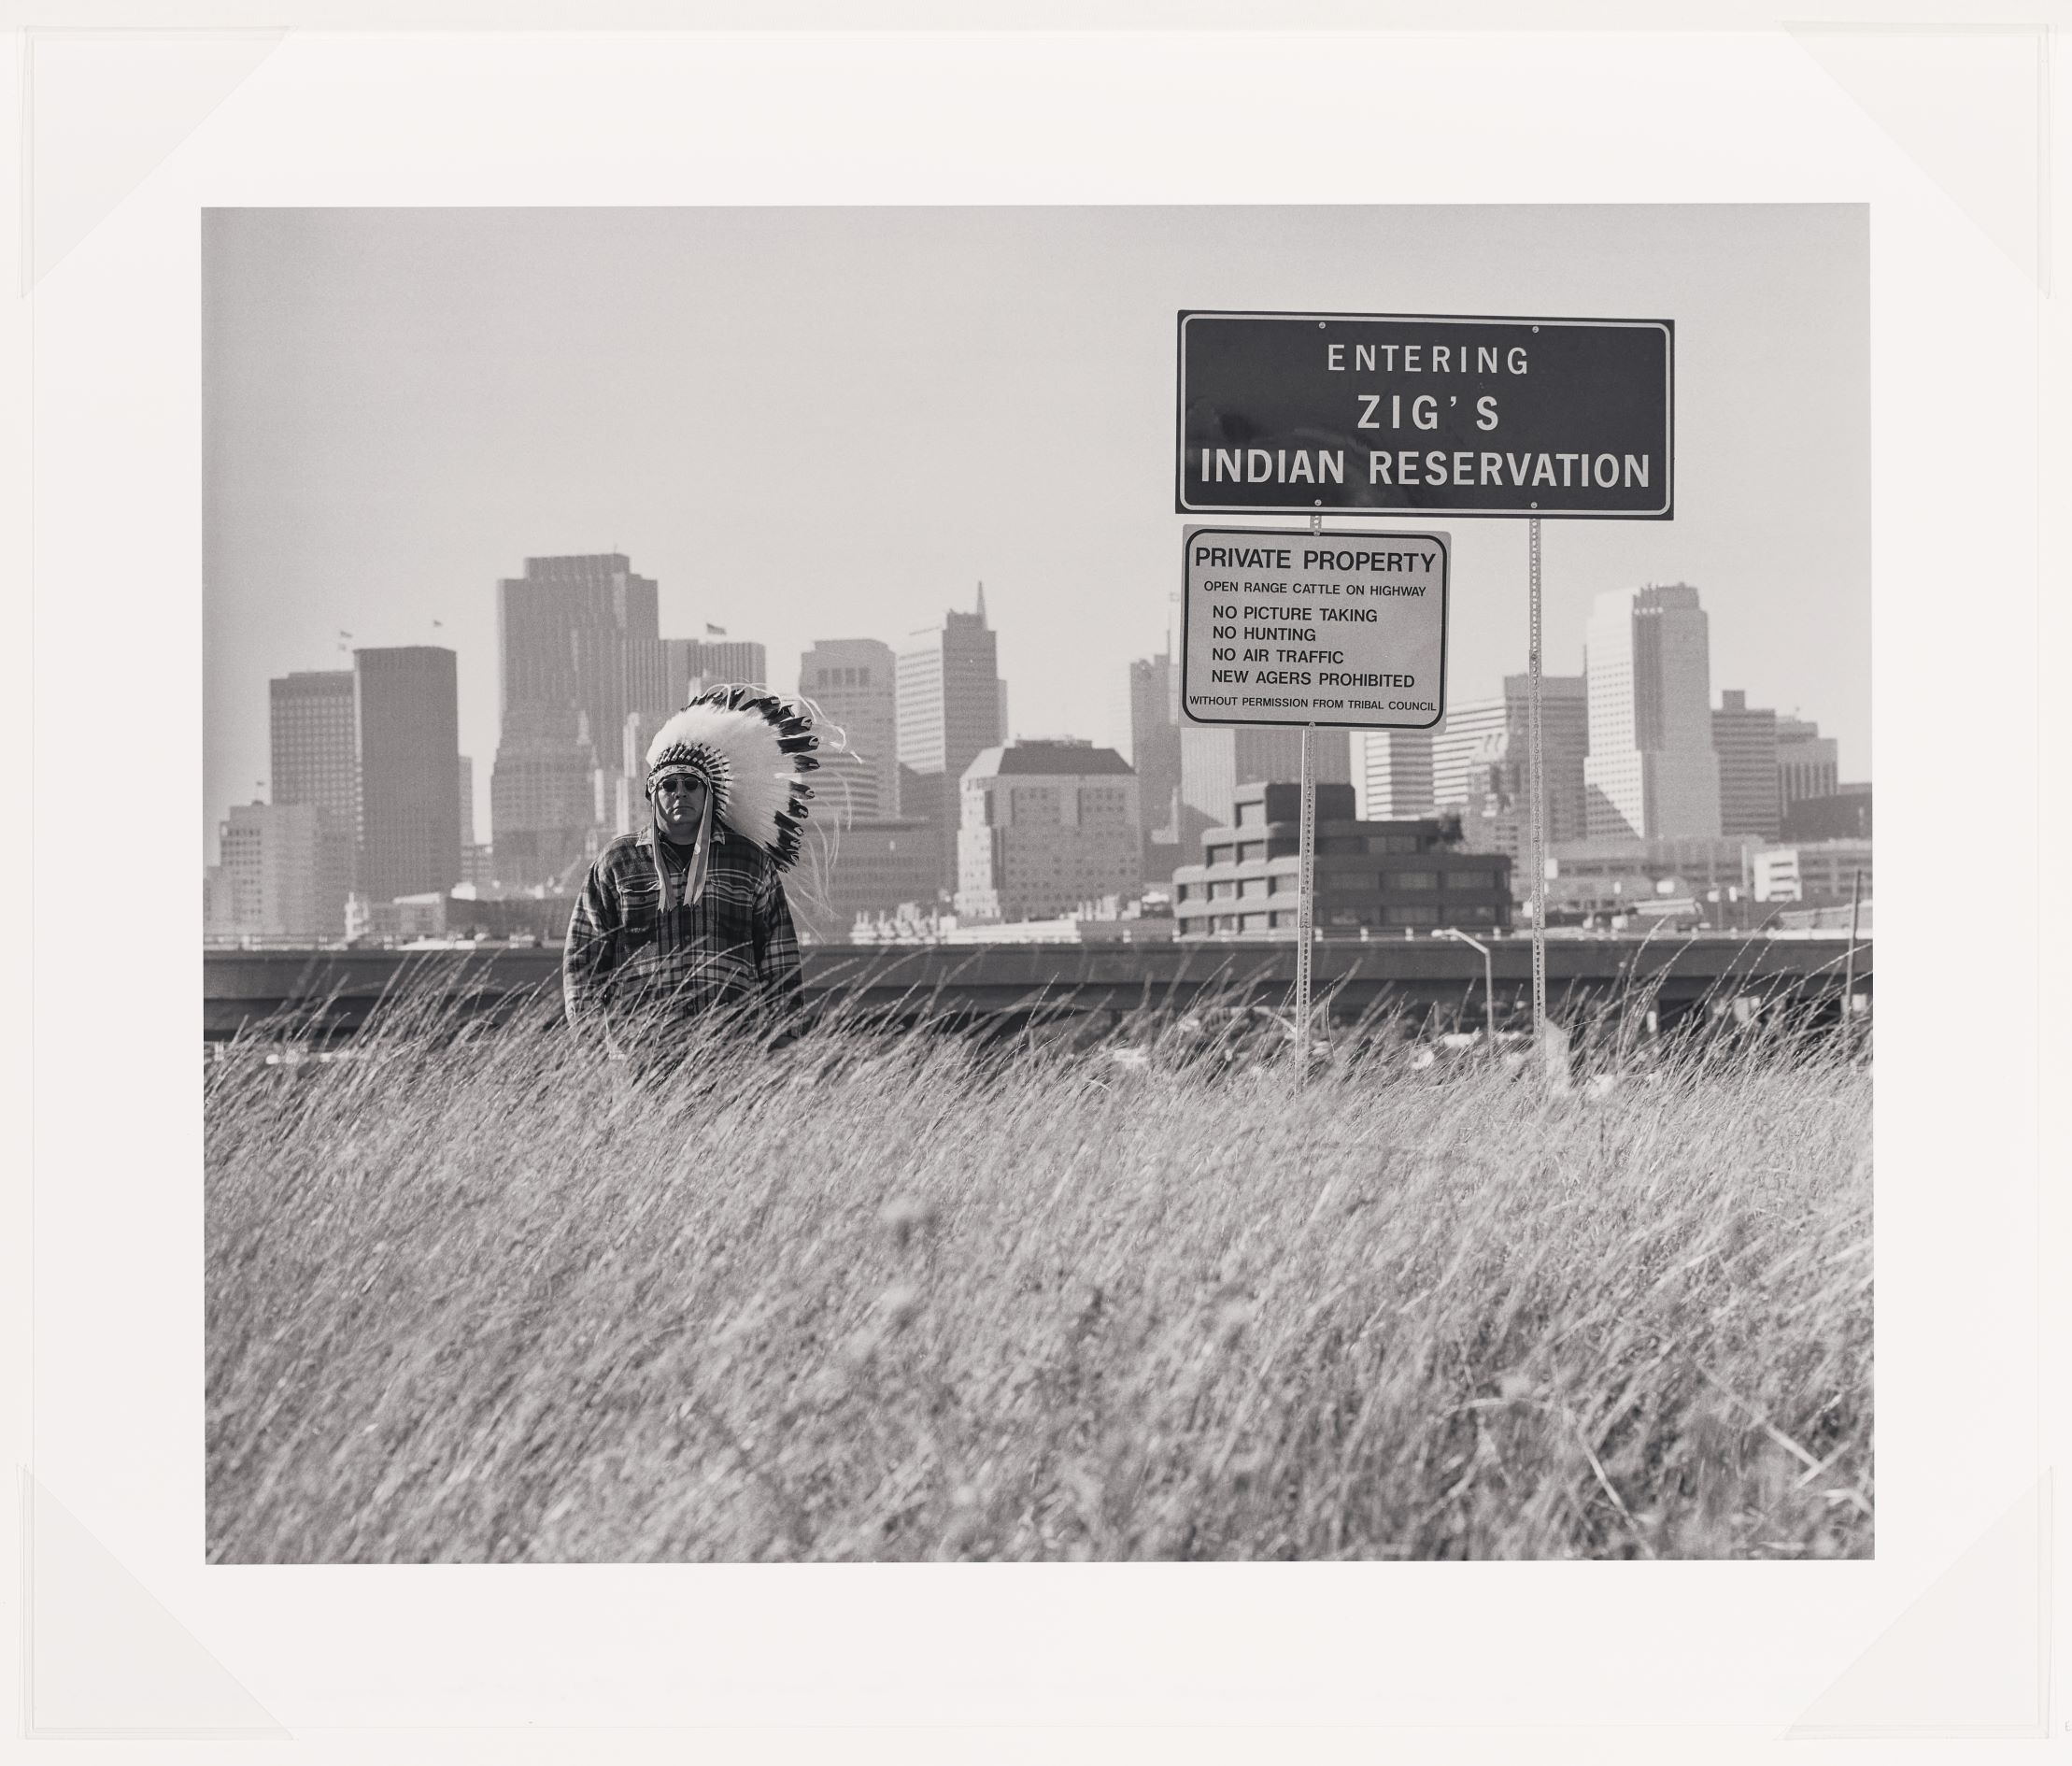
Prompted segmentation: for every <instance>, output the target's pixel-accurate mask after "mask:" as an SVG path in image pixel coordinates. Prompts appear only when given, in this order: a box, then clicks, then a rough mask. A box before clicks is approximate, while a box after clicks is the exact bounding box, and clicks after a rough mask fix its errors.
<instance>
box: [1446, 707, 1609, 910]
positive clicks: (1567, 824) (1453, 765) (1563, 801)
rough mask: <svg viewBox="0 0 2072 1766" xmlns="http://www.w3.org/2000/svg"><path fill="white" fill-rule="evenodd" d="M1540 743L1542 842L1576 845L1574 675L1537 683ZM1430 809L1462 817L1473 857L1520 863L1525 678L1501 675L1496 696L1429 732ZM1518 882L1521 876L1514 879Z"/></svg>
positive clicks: (1527, 767)
mask: <svg viewBox="0 0 2072 1766" xmlns="http://www.w3.org/2000/svg"><path fill="white" fill-rule="evenodd" d="M1589 749H1590V721H1589V699H1588V693H1587V691H1586V687H1585V683H1584V678H1583V676H1581V675H1542V676H1540V752H1541V756H1542V759H1543V761H1544V762H1545V765H1546V769H1547V802H1546V815H1547V843H1548V844H1549V845H1550V846H1552V845H1554V843H1555V842H1557V841H1564V840H1580V839H1582V835H1583V829H1584V827H1585V825H1586V824H1585V797H1584V790H1583V759H1584V757H1585V755H1587V754H1588V752H1589ZM1432 803H1433V805H1434V807H1435V808H1439V809H1458V810H1459V811H1460V812H1461V838H1462V839H1463V840H1464V841H1466V842H1467V843H1468V845H1469V847H1473V848H1474V849H1476V850H1478V851H1484V852H1506V853H1509V854H1511V857H1512V858H1514V859H1525V858H1526V857H1527V856H1528V848H1529V847H1530V846H1531V844H1532V833H1531V828H1532V677H1531V676H1529V675H1506V676H1504V691H1503V696H1502V697H1501V698H1497V699H1470V700H1466V701H1463V702H1462V703H1461V704H1459V705H1455V706H1454V707H1453V708H1452V709H1451V710H1450V711H1448V712H1447V714H1446V716H1445V719H1443V721H1442V722H1441V723H1440V727H1439V728H1438V729H1437V730H1435V731H1434V732H1433V733H1432ZM1514 875H1522V873H1514Z"/></svg>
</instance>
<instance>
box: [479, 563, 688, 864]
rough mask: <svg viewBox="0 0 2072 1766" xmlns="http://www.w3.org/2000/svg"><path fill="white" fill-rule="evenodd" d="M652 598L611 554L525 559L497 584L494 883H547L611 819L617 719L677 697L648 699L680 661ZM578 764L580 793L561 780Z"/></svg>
mask: <svg viewBox="0 0 2072 1766" xmlns="http://www.w3.org/2000/svg"><path fill="white" fill-rule="evenodd" d="M658 596H659V591H658V589H657V587H656V584H655V582H654V580H653V579H652V578H651V577H643V576H640V575H638V574H637V573H636V572H635V571H634V570H633V569H632V564H631V563H630V562H629V560H628V559H627V558H626V556H625V555H624V554H623V553H621V552H591V553H575V554H569V555H565V556H557V557H548V558H528V559H527V560H526V561H525V574H524V575H523V576H521V577H504V578H503V579H502V580H501V581H499V582H498V584H497V645H498V649H499V652H500V656H499V661H500V669H501V673H500V679H501V682H502V689H503V706H502V719H501V728H500V730H499V739H498V743H497V755H496V763H495V766H494V768H493V770H492V772H491V774H490V835H491V838H492V841H493V843H494V847H495V850H496V862H497V870H498V873H499V875H500V876H501V877H502V878H503V880H504V881H505V882H527V883H532V882H546V881H548V880H550V879H551V878H553V877H554V876H558V875H559V874H560V872H561V870H562V869H564V868H565V867H566V865H567V863H568V862H570V860H571V859H572V857H574V856H579V855H580V854H581V853H583V852H584V851H586V850H588V849H589V847H592V846H594V845H595V836H596V835H597V834H598V833H601V832H602V831H603V826H604V825H605V824H608V822H609V820H610V807H609V805H610V800H611V799H612V798H613V796H614V794H615V781H616V778H617V772H618V759H619V753H620V744H621V742H622V740H623V732H624V729H625V724H626V719H627V717H628V716H629V715H630V714H631V713H632V712H634V711H636V710H640V709H644V708H645V709H648V710H657V711H660V712H661V713H662V715H666V714H667V713H668V712H669V711H671V710H674V708H675V705H681V704H682V703H683V700H682V697H681V696H677V697H675V698H674V703H668V704H660V705H657V704H655V703H653V702H654V701H656V700H657V699H658V698H660V699H661V700H665V701H666V700H668V699H669V697H670V693H671V690H672V688H673V687H674V685H676V684H677V683H676V681H675V680H674V678H673V669H672V663H673V662H678V663H680V662H681V661H682V658H681V656H680V655H679V656H675V657H672V655H671V653H670V652H669V651H668V649H667V647H665V646H662V645H661V643H660V635H659V632H658V629H657V622H658V618H659V616H658V612H657V605H658ZM578 762H579V763H580V766H579V770H580V771H581V772H582V774H583V776H584V782H583V789H582V790H580V791H577V790H573V789H571V788H570V784H569V777H570V776H571V775H572V774H574V773H575V771H577V770H578ZM600 800H603V805H604V806H603V808H601V807H600ZM507 817H508V818H509V819H508V820H507V819H506V818H507ZM543 818H552V819H551V820H546V819H543ZM562 818H566V819H565V820H563V819H562Z"/></svg>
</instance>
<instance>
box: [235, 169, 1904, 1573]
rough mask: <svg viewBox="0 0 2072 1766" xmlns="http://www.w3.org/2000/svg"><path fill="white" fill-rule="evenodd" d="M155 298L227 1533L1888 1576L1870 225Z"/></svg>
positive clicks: (1686, 229) (279, 275)
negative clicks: (192, 408) (161, 344)
mask: <svg viewBox="0 0 2072 1766" xmlns="http://www.w3.org/2000/svg"><path fill="white" fill-rule="evenodd" d="M202 276H203V326H204V338H203V414H204V494H205V499H206V507H205V524H204V552H205V605H204V619H205V649H204V669H205V705H204V708H205V719H206V729H205V743H206V809H205V817H206V827H205V830H204V833H205V837H206V840H207V842H208V847H209V851H210V855H211V856H210V862H209V865H208V869H207V874H206V890H205V916H206V928H205V947H206V949H205V965H204V973H205V994H206V998H205V1008H206V1023H205V1033H206V1053H207V1056H208V1059H207V1061H206V1064H205V1070H204V1088H205V1096H206V1186H207V1189H206V1308H207V1363H208V1374H207V1517H208V1520H207V1534H208V1552H209V1557H210V1559H211V1561H215V1562H223V1563H416V1562H428V1561H430V1562H511V1561H521V1562H522V1561H531V1562H567V1561H583V1562H599V1561H603V1562H647V1561H682V1560H724V1561H753V1562H760V1561H772V1560H813V1561H849V1560H886V1559H891V1560H916V1559H918V1560H936V1561H941V1560H968V1559H999V1560H1010V1561H1049V1560H1068V1561H1088V1560H1092V1561H1108V1560H1119V1559H1572V1558H1598V1559H1660V1558H1683V1559H1691V1558H1696V1559H1727V1558H1734V1559H1805V1558H1836V1557H1839V1558H1862V1557H1868V1556H1870V1555H1871V1553H1872V1550H1873V1545H1874V1537H1875V1535H1874V1527H1873V1517H1874V1513H1875V1495H1876V1487H1875V1479H1874V1454H1873V1444H1874V1430H1873V1420H1874V1412H1873V1403H1872V1372H1873V1369H1872V1329H1871V1327H1872V1287H1871V1279H1870V1278H1871V1257H1870V1252H1871V1209H1870V1197H1871V1188H1870V1186H1871V1170H1872V1166H1871V1153H1872V1143H1871V1132H1870V1120H1871V1117H1870V1106H1871V1087H1872V1078H1871V1066H1872V1013H1871V1001H1872V997H1873V981H1874V972H1873V964H1872V951H1873V937H1872V933H1873V904H1874V890H1873V887H1872V878H1873V871H1872V861H1871V805H1872V793H1871V777H1872V775H1871V753H1870V740H1869V737H1870V710H1871V705H1870V672H1869V654H1870V652H1869V485H1870V477H1869V452H1868V449H1869V407H1868V391H1869V381H1868V363H1869V357H1868V347H1867V335H1868V286H1869V284H1868V230H1867V224H1866V211H1865V210H1864V208H1863V207H1861V206H1852V205H1843V204H1835V205H1819V204H1809V205H1745V206H1743V205H1717V206H1712V205H1687V206H1658V207H1649V206H1641V207H1623V208H1613V207H1586V206H1561V205H1550V206H1541V207H1446V206H1437V207H1415V208H1412V207H1330V208H1326V207H1299V206H1298V207H1282V208H1273V209H1266V208H1257V207H1196V208H1172V207H1106V208H1090V207H1021V208H985V207H938V208H928V209H922V208H914V207H857V208H840V209H836V208H785V209H777V208H754V207H749V208H739V209H725V210H723V209H711V208H687V209H590V210H566V209H540V210H523V209H519V210H467V209H461V210H454V209H374V210H368V209H352V208H344V209H340V208H326V209H269V208H258V209H236V208H216V209H211V210H209V211H208V212H207V213H206V215H205V216H204V234H203V256H202ZM1786 414H1788V415H1786Z"/></svg>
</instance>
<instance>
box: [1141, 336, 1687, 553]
mask: <svg viewBox="0 0 2072 1766" xmlns="http://www.w3.org/2000/svg"><path fill="white" fill-rule="evenodd" d="M1675 341H1676V335H1675V325H1674V323H1673V321H1671V320H1666V319H1663V320H1599V319H1589V320H1578V319H1469V318H1416V317H1402V316H1396V315H1388V316H1382V315H1373V316H1362V315H1356V314H1345V313H1205V312H1204V313H1193V312H1186V313H1182V314H1181V315H1180V450H1179V451H1180V461H1179V484H1178V489H1177V493H1176V494H1177V502H1176V507H1177V508H1178V509H1179V510H1180V512H1181V513H1183V514H1187V513H1192V512H1196V511H1201V512H1209V511H1217V512H1240V511H1242V512H1248V513H1255V514H1265V513H1269V512H1276V513H1283V514H1291V515H1298V514H1299V515H1308V514H1312V513H1313V512H1315V511H1317V510H1333V509H1341V510H1359V511H1362V512H1366V513H1370V514H1376V515H1380V514H1411V515H1425V516H1431V515H1472V516H1544V517H1546V518H1548V519H1549V520H1553V519H1555V518H1558V517H1563V516H1589V517H1593V518H1596V519H1597V520H1618V519H1622V518H1623V519H1625V520H1669V519H1670V516H1671V507H1672V482H1671V473H1670V438H1671V434H1672V421H1673V410H1674V392H1675Z"/></svg>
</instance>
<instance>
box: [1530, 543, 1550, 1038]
mask: <svg viewBox="0 0 2072 1766" xmlns="http://www.w3.org/2000/svg"><path fill="white" fill-rule="evenodd" d="M1526 551H1527V554H1528V556H1529V559H1530V567H1529V569H1528V571H1527V573H1526V574H1527V576H1528V577H1530V579H1531V591H1530V602H1531V615H1530V625H1531V631H1530V634H1529V638H1528V643H1527V650H1526V655H1527V662H1526V668H1527V670H1528V672H1529V675H1530V677H1531V687H1530V691H1529V693H1528V702H1529V710H1528V711H1527V714H1526V721H1527V725H1528V728H1529V730H1530V732H1531V734H1530V737H1529V745H1530V748H1531V762H1530V764H1531V767H1532V1037H1533V1047H1534V1048H1535V1050H1536V1051H1537V1053H1538V1055H1539V1064H1540V1071H1541V1072H1542V1073H1544V1072H1545V1071H1546V1069H1547V1065H1548V1062H1549V1061H1551V1060H1552V1059H1553V1045H1552V1041H1551V1039H1550V1038H1549V1037H1548V1035H1547V769H1546V766H1545V764H1544V763H1543V762H1544V754H1543V751H1542V749H1541V746H1540V518H1539V517H1538V516H1537V515H1536V516H1534V517H1533V518H1532V520H1530V521H1529V522H1527V523H1526Z"/></svg>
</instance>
